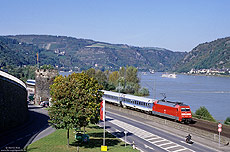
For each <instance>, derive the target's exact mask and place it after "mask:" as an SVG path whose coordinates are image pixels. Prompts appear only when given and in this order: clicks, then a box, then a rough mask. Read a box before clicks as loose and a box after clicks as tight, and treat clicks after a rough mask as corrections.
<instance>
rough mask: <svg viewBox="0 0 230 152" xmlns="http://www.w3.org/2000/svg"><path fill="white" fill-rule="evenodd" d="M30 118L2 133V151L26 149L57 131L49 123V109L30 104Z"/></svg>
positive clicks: (0, 135)
mask: <svg viewBox="0 0 230 152" xmlns="http://www.w3.org/2000/svg"><path fill="white" fill-rule="evenodd" d="M28 109H29V120H28V122H27V123H26V124H24V125H22V126H19V127H16V128H13V129H11V130H8V131H6V132H3V133H1V134H0V150H1V151H24V148H25V147H26V146H27V145H29V144H31V143H33V142H35V141H37V140H39V139H40V138H42V137H45V136H47V135H48V134H50V133H52V132H54V131H55V129H53V128H51V127H50V126H49V124H48V120H49V116H48V112H47V110H45V109H43V108H42V107H40V106H35V105H28Z"/></svg>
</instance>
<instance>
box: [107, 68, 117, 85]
mask: <svg viewBox="0 0 230 152" xmlns="http://www.w3.org/2000/svg"><path fill="white" fill-rule="evenodd" d="M118 79H119V74H118V71H114V72H112V73H111V74H110V75H109V82H111V83H112V84H114V85H116V84H117V80H118Z"/></svg>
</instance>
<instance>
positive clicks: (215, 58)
mask: <svg viewBox="0 0 230 152" xmlns="http://www.w3.org/2000/svg"><path fill="white" fill-rule="evenodd" d="M192 68H193V69H210V68H214V69H224V68H230V37H226V38H221V39H217V40H215V41H212V42H206V43H203V44H199V45H198V46H197V47H195V48H194V49H193V50H192V51H190V52H189V53H188V54H187V55H186V56H185V57H184V59H183V60H181V62H179V63H178V64H177V71H178V72H188V71H190V70H191V69H192Z"/></svg>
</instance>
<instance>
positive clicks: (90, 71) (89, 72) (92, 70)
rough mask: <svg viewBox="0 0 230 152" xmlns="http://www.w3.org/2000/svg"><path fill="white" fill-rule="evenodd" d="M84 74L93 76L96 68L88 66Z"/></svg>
mask: <svg viewBox="0 0 230 152" xmlns="http://www.w3.org/2000/svg"><path fill="white" fill-rule="evenodd" d="M86 74H88V76H90V77H94V78H95V74H96V70H95V69H94V68H90V69H88V70H87V71H86Z"/></svg>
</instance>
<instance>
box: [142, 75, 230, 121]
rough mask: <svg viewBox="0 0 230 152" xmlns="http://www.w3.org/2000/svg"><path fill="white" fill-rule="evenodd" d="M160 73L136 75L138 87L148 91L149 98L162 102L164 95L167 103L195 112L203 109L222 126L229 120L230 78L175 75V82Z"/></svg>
mask: <svg viewBox="0 0 230 152" xmlns="http://www.w3.org/2000/svg"><path fill="white" fill-rule="evenodd" d="M161 75H162V73H160V72H157V73H155V74H150V73H146V74H143V73H139V78H140V83H141V86H142V87H146V88H148V89H149V91H150V96H149V97H150V98H156V99H162V98H163V97H162V95H161V93H165V94H166V97H167V98H166V99H167V100H170V101H179V102H183V103H185V104H187V105H189V106H190V107H191V110H192V111H193V112H195V111H196V110H197V109H198V108H199V107H200V106H205V107H206V108H207V109H208V111H209V112H210V113H211V115H212V116H213V117H214V118H215V119H216V120H217V121H221V122H223V121H224V120H225V119H226V118H227V117H230V77H214V76H192V75H177V78H165V77H161Z"/></svg>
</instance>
